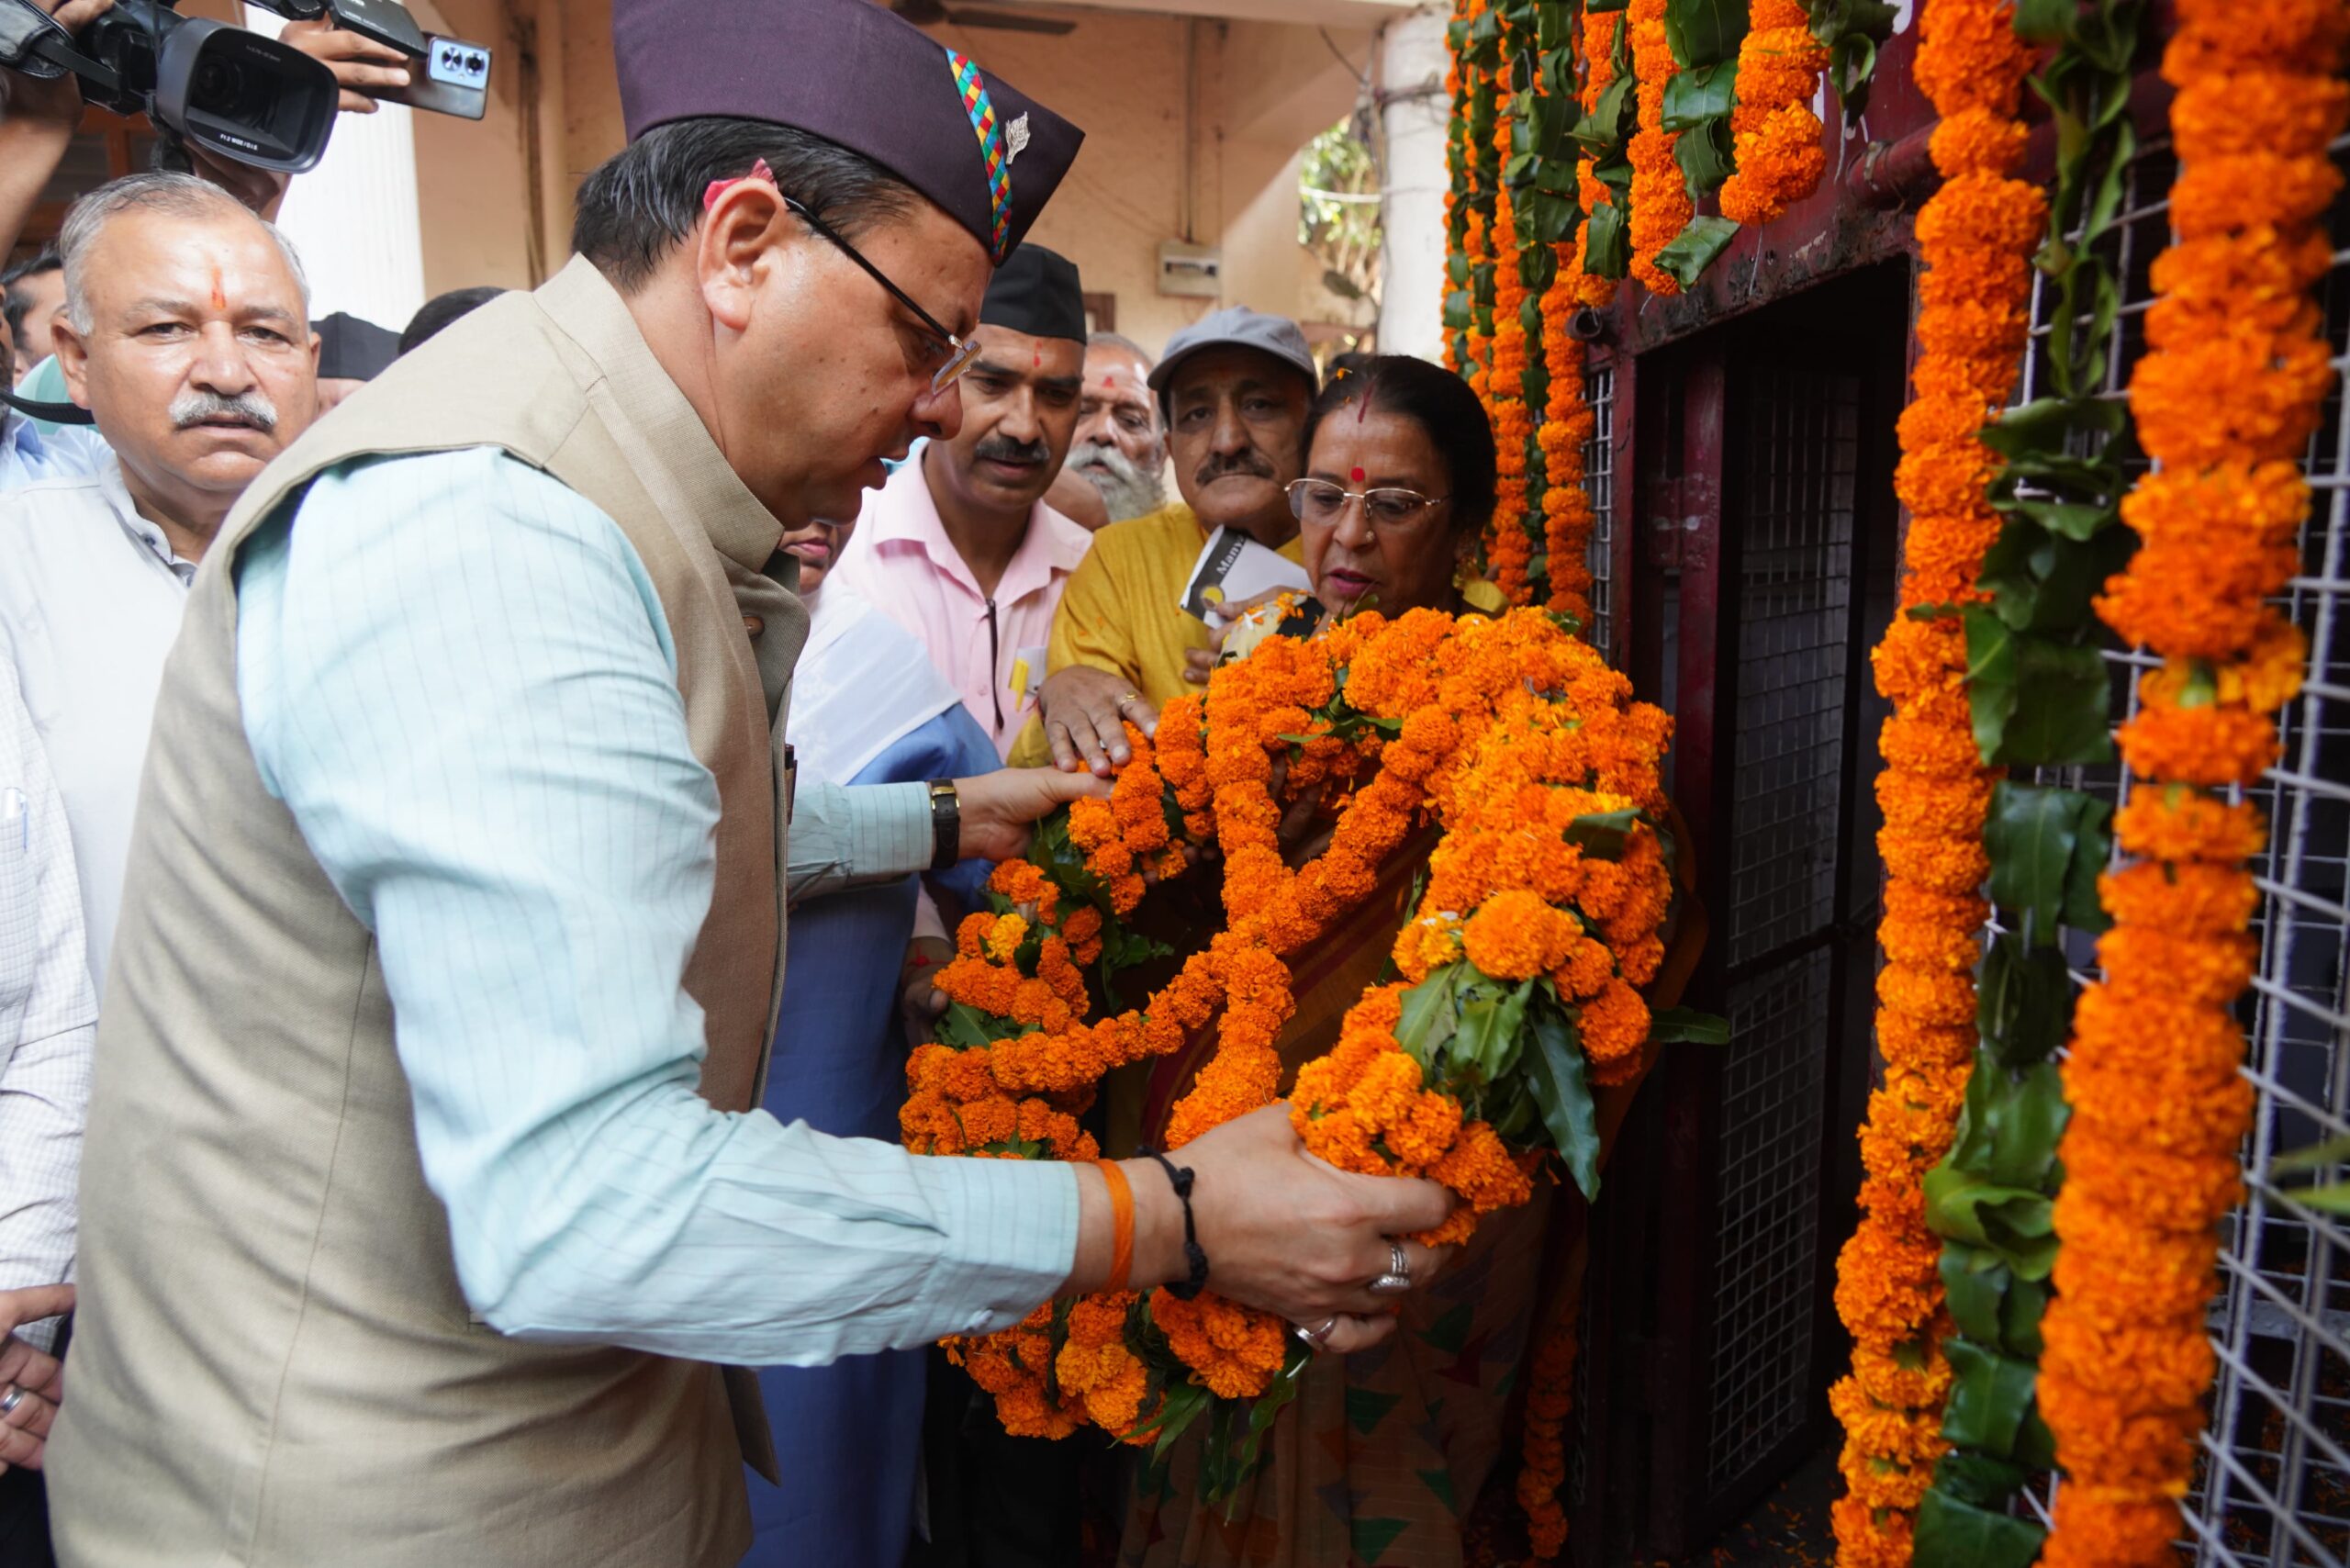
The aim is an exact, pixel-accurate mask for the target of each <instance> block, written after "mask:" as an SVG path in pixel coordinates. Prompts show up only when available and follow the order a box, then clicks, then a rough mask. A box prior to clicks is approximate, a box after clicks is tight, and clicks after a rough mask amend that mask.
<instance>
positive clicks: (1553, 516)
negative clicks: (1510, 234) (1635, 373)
mask: <svg viewBox="0 0 2350 1568" xmlns="http://www.w3.org/2000/svg"><path fill="white" fill-rule="evenodd" d="M1580 244H1581V240H1580V237H1578V240H1577V243H1576V244H1574V245H1561V246H1558V247H1556V249H1557V252H1558V261H1559V275H1558V281H1557V282H1556V283H1554V284H1553V285H1552V286H1551V288H1550V301H1554V302H1556V303H1548V302H1546V307H1545V308H1544V310H1543V312H1542V354H1543V358H1544V359H1545V360H1546V361H1547V362H1548V363H1549V364H1550V402H1549V406H1548V407H1546V408H1545V409H1543V411H1542V428H1541V430H1540V431H1539V432H1538V434H1537V437H1536V439H1537V442H1539V445H1540V448H1541V452H1542V472H1543V474H1544V475H1545V476H1547V479H1548V487H1547V488H1545V489H1544V490H1543V492H1542V540H1543V558H1544V560H1545V562H1546V563H1547V567H1548V572H1549V578H1550V599H1549V606H1548V607H1549V608H1550V610H1555V611H1557V612H1559V613H1560V614H1562V615H1572V616H1573V617H1574V618H1575V620H1576V621H1577V622H1579V623H1580V624H1582V625H1583V627H1585V628H1586V629H1587V628H1588V627H1589V626H1590V624H1591V581H1592V579H1591V560H1590V554H1591V529H1592V511H1591V496H1590V494H1589V492H1587V491H1586V490H1585V489H1584V488H1583V446H1584V444H1585V443H1586V442H1589V441H1590V440H1591V434H1592V431H1593V429H1594V421H1593V418H1592V412H1591V408H1590V405H1589V404H1587V403H1586V402H1585V401H1584V400H1583V342H1582V341H1581V340H1580V339H1578V338H1577V337H1575V335H1574V334H1573V333H1572V332H1570V331H1569V330H1567V320H1568V318H1569V316H1570V315H1571V314H1572V304H1571V302H1572V301H1573V300H1575V299H1577V298H1579V297H1581V296H1582V293H1583V284H1584V281H1585V280H1584V278H1583V268H1582V265H1581V264H1580V263H1578V262H1577V260H1576V252H1577V250H1578V249H1579V247H1580Z"/></svg>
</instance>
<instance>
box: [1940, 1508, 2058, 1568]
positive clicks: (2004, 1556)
mask: <svg viewBox="0 0 2350 1568" xmlns="http://www.w3.org/2000/svg"><path fill="white" fill-rule="evenodd" d="M2047 1535H2048V1532H2047V1531H2046V1530H2045V1529H2042V1528H2041V1527H2040V1526H2039V1525H2038V1524H2036V1523H2033V1522H2032V1521H2031V1520H2029V1519H2019V1518H2011V1517H2010V1516H2009V1515H2007V1514H2004V1513H1999V1512H1997V1511H1996V1510H1994V1509H1990V1508H1979V1507H1976V1506H1974V1505H1973V1504H1971V1503H1962V1502H1959V1501H1957V1500H1956V1499H1955V1498H1953V1497H1949V1496H1945V1495H1943V1494H1942V1492H1941V1491H1940V1490H1935V1491H1931V1492H1929V1493H1927V1494H1926V1495H1925V1496H1924V1497H1923V1498H1922V1499H1921V1500H1920V1501H1919V1505H1918V1523H1917V1527H1916V1529H1915V1532H1914V1534H1913V1536H1912V1538H1911V1541H1912V1543H1911V1548H1910V1551H1911V1556H1910V1561H1911V1562H1913V1563H1914V1564H1915V1565H1916V1568H2030V1565H2031V1563H2033V1562H2038V1561H2039V1560H2040V1546H2041V1542H2042V1541H2043V1540H2046V1539H2047Z"/></svg>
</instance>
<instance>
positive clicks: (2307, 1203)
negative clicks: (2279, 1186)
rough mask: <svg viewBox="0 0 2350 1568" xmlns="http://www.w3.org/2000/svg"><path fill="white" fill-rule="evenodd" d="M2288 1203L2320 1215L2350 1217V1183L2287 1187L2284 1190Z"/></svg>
mask: <svg viewBox="0 0 2350 1568" xmlns="http://www.w3.org/2000/svg"><path fill="white" fill-rule="evenodd" d="M2283 1193H2284V1196H2285V1198H2286V1200H2287V1201H2288V1202H2290V1203H2294V1204H2300V1206H2301V1207H2303V1208H2305V1209H2314V1210H2316V1211H2317V1212H2318V1213H2320V1214H2329V1215H2350V1182H2333V1183H2332V1184H2330V1185H2327V1186H2323V1187H2287V1188H2285V1189H2283Z"/></svg>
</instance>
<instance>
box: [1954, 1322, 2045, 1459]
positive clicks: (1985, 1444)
mask: <svg viewBox="0 0 2350 1568" xmlns="http://www.w3.org/2000/svg"><path fill="white" fill-rule="evenodd" d="M1942 1354H1943V1355H1944V1356H1945V1357H1947V1358H1948V1359H1949V1361H1950V1370H1951V1373H1952V1380H1951V1387H1950V1402H1949V1403H1948V1404H1947V1405H1945V1406H1943V1407H1942V1436H1943V1437H1945V1438H1947V1439H1950V1440H1951V1441H1952V1442H1953V1443H1956V1444H1958V1445H1959V1446H1960V1447H1961V1448H1968V1449H1974V1450H1977V1451H1979V1452H1983V1453H1987V1454H1990V1455H1992V1456H1993V1457H1995V1458H1998V1459H2009V1458H2013V1457H2016V1455H2015V1445H2016V1436H2017V1434H2018V1433H2019V1432H2020V1431H2021V1430H2022V1429H2023V1424H2024V1417H2025V1416H2027V1415H2028V1414H2029V1413H2030V1412H2031V1393H2032V1385H2033V1384H2034V1383H2035V1382H2036V1381H2037V1380H2038V1378H2039V1375H2040V1369H2039V1368H2038V1367H2036V1366H2034V1365H2032V1364H2031V1362H2030V1361H2017V1360H2015V1359H2014V1358H2013V1357H2010V1356H2003V1355H2001V1354H1999V1352H1998V1351H1997V1350H1990V1349H1987V1348H1986V1347H1985V1346H1982V1345H1978V1344H1976V1343H1975V1341H1973V1340H1972V1339H1947V1340H1944V1341H1943V1342H1942Z"/></svg>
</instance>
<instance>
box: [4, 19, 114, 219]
mask: <svg viewBox="0 0 2350 1568" xmlns="http://www.w3.org/2000/svg"><path fill="white" fill-rule="evenodd" d="M32 3H33V4H34V5H35V6H39V8H40V9H42V10H43V11H46V12H48V13H50V15H51V16H53V17H56V18H57V20H58V23H59V25H60V26H62V27H63V28H65V30H66V31H67V32H79V31H81V30H82V29H83V28H85V27H88V26H89V25H90V23H91V22H92V21H94V20H95V19H96V18H97V17H100V16H102V15H104V14H105V13H106V12H107V11H110V10H112V9H113V8H114V0H65V4H63V5H62V6H61V5H59V4H58V0H32ZM81 123H82V89H81V88H80V87H79V86H77V85H75V84H74V81H73V77H72V76H70V75H69V76H64V77H61V78H59V79H58V80H57V81H54V82H36V81H34V80H33V79H32V78H31V77H29V76H27V75H23V74H21V73H17V72H15V71H0V256H5V255H6V254H7V253H8V252H11V251H13V250H15V249H16V247H17V239H18V238H19V237H20V236H21V235H22V234H23V233H24V231H25V225H26V224H28V223H29V222H30V221H32V216H33V207H34V205H35V204H36V203H38V202H39V200H40V193H41V191H42V189H43V188H44V187H45V186H47V185H48V184H49V177H50V175H51V174H55V173H57V165H58V164H59V163H61V162H63V161H64V158H65V149H66V147H67V146H68V145H69V144H70V143H71V142H72V141H73V128H74V127H76V126H78V125H80V124H81Z"/></svg>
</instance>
